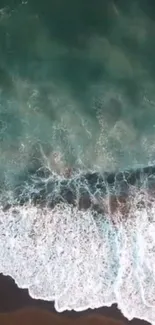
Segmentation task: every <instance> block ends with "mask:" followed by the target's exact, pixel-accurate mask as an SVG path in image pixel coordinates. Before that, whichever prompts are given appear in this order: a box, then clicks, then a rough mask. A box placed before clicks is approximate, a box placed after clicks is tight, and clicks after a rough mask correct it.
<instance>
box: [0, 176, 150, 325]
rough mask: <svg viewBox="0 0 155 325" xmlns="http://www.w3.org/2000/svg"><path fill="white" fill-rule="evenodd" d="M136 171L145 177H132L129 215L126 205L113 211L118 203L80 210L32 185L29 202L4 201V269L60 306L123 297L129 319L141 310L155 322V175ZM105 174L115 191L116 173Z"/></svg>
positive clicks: (0, 236)
mask: <svg viewBox="0 0 155 325" xmlns="http://www.w3.org/2000/svg"><path fill="white" fill-rule="evenodd" d="M147 172H148V170H147ZM143 174H145V173H143ZM148 174H149V173H148ZM120 175H121V174H118V179H119V181H120ZM124 175H127V174H124ZM136 175H139V182H138V176H137V180H136V182H135V183H134V184H133V178H132V179H131V178H129V184H128V185H129V189H128V193H127V195H128V196H127V200H128V203H129V209H128V212H127V214H126V216H125V215H124V216H121V213H120V211H121V209H117V210H116V211H114V212H113V215H111V212H110V208H109V214H108V213H107V211H105V213H100V212H96V211H95V212H94V211H93V208H92V206H90V207H88V208H87V209H83V208H82V209H79V207H78V205H77V204H70V203H68V202H67V201H63V200H62V201H61V200H60V202H58V203H56V204H55V205H54V206H52V208H51V207H50V206H49V205H48V204H44V205H40V204H36V202H35V204H34V202H33V200H32V199H31V198H32V192H31V193H30V192H29V200H28V199H27V200H25V202H24V201H22V203H21V204H20V203H19V202H16V204H11V205H10V206H9V208H7V209H4V206H2V205H1V209H0V261H1V263H0V272H2V273H3V274H5V275H10V276H12V277H13V278H14V279H15V281H16V283H17V284H18V286H19V287H21V288H28V290H29V293H30V295H31V296H32V297H34V298H39V299H44V300H49V301H52V300H54V301H55V307H56V309H57V311H59V312H62V311H64V310H72V309H74V310H76V311H80V310H85V309H87V308H98V307H101V306H111V305H112V304H113V303H115V302H117V304H118V307H119V308H120V309H121V311H122V312H123V314H124V315H125V316H126V317H127V318H128V319H129V320H130V319H132V318H134V317H137V318H140V319H144V320H147V321H149V322H151V323H152V324H155V236H154V234H155V213H154V211H155V202H154V200H153V195H152V193H153V186H152V187H150V184H153V183H151V182H152V179H153V175H152V176H150V175H149V176H148V178H147V177H146V175H145V177H141V176H140V174H139V173H137V174H136ZM141 175H142V174H141ZM85 178H87V179H88V175H87V177H86V176H85ZM78 179H79V178H78ZM81 179H82V178H81ZM105 179H106V180H108V181H109V184H108V183H107V185H106V191H107V190H108V189H109V194H108V195H107V197H108V196H110V195H111V193H112V190H111V193H110V188H111V189H112V188H113V184H112V180H113V181H114V175H112V174H111V178H110V176H109V178H108V176H107V175H106V176H105V178H104V180H105ZM90 180H91V178H89V182H90ZM116 180H117V177H115V182H114V183H115V185H116ZM42 181H43V182H44V184H45V183H47V182H48V181H49V179H46V180H45V179H44V180H42ZM63 182H64V180H63ZM70 183H71V181H70ZM75 183H76V184H78V181H77V179H76V182H75ZM130 183H132V184H130ZM35 184H36V183H35ZM53 184H56V183H53ZM96 184H99V182H97V183H96ZM139 184H140V187H139ZM60 185H61V184H60V181H59V182H57V187H59V188H60ZM92 185H93V184H92V183H91V186H92ZM55 187H56V185H55ZM100 187H101V186H100ZM30 188H31V190H32V184H31V187H30ZM34 188H35V187H34ZM92 188H93V186H92ZM150 188H151V191H152V192H151V191H150ZM149 191H150V192H149ZM107 192H108V191H107ZM24 193H28V191H27V192H24ZM89 193H90V192H89ZM92 193H93V194H92ZM95 193H96V192H95V191H94V192H93V191H92V192H91V193H90V194H91V195H94V196H95ZM103 196H106V194H105V189H104V195H103ZM17 203H18V204H17ZM112 220H115V223H114V222H113V221H112Z"/></svg>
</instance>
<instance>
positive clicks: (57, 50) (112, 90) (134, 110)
mask: <svg viewBox="0 0 155 325" xmlns="http://www.w3.org/2000/svg"><path fill="white" fill-rule="evenodd" d="M152 6H153V5H152ZM154 24H155V23H154V17H153V7H149V6H148V4H147V2H146V1H143V2H140V1H137V2H136V4H135V3H134V1H130V3H128V2H126V4H125V2H123V1H104V2H103V1H95V2H93V1H89V2H88V1H81V0H80V1H78V2H73V1H70V0H67V1H65V3H64V2H63V1H56V2H55V1H51V0H50V1H44V2H42V1H34V0H33V1H28V2H27V1H23V2H21V1H16V2H12V1H10V4H8V3H7V5H5V2H4V3H3V4H1V8H0V59H1V60H0V171H1V173H0V175H1V176H0V177H1V182H4V183H5V184H6V185H7V186H8V185H9V186H12V185H13V186H14V183H16V181H17V179H18V177H19V175H20V177H21V174H22V173H25V170H28V169H29V168H36V169H37V168H39V167H40V166H41V165H42V164H47V161H48V163H49V164H50V168H51V169H52V170H53V169H54V168H55V167H54V163H53V160H52V158H51V157H53V156H52V155H53V152H55V151H56V152H59V153H60V154H61V162H62V165H63V166H70V167H71V168H75V169H79V168H80V169H85V170H88V169H90V170H92V169H94V170H96V169H99V170H113V169H124V168H129V167H131V168H135V167H137V166H139V165H140V166H141V165H142V166H143V165H147V164H153V163H154V160H155V158H154V157H155V155H154V153H155V141H154V134H155V129H154V127H155V98H154V97H155V95H154V94H155V80H154V77H155V74H154V71H155V70H154V68H155V65H154V54H155V47H154V44H153V40H154V38H155V28H154Z"/></svg>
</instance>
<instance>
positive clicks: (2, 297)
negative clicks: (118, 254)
mask: <svg viewBox="0 0 155 325" xmlns="http://www.w3.org/2000/svg"><path fill="white" fill-rule="evenodd" d="M31 324H33V325H48V324H49V325H53V324H58V325H59V324H62V325H63V324H66V325H68V324H75V325H82V324H86V325H87V324H89V325H100V324H101V325H104V324H109V325H110V324H111V325H117V324H120V325H123V324H130V325H147V324H149V323H147V322H145V321H142V320H138V319H133V320H132V321H130V322H129V321H128V320H127V319H126V318H125V317H124V316H123V315H122V314H121V312H120V311H119V310H118V309H117V306H116V305H113V306H112V307H109V308H108V307H103V308H99V309H95V310H87V311H85V312H79V313H77V312H73V311H72V312H63V313H57V312H56V311H55V308H54V304H53V302H46V301H42V300H35V299H32V298H31V297H30V296H29V294H28V291H27V290H26V289H19V288H18V287H17V285H16V284H15V282H14V280H13V279H12V278H11V277H8V276H4V275H2V274H0V325H31Z"/></svg>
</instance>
